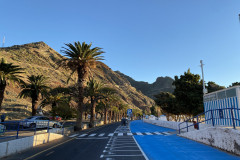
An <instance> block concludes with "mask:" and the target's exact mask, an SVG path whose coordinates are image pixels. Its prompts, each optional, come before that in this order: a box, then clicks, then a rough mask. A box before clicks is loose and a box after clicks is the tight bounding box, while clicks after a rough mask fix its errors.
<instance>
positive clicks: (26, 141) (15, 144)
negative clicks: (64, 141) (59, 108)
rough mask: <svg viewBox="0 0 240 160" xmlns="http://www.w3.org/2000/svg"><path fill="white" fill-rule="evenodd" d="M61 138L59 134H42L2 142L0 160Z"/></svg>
mask: <svg viewBox="0 0 240 160" xmlns="http://www.w3.org/2000/svg"><path fill="white" fill-rule="evenodd" d="M62 137H63V135H60V134H55V133H43V134H38V135H34V136H30V137H25V138H21V139H15V140H11V141H7V142H2V143H0V158H2V157H5V156H9V155H11V154H15V153H18V152H20V151H23V150H26V149H29V148H32V147H34V146H37V145H40V144H44V143H48V142H50V141H53V140H56V139H59V138H62Z"/></svg>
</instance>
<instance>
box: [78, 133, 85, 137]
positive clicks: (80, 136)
mask: <svg viewBox="0 0 240 160" xmlns="http://www.w3.org/2000/svg"><path fill="white" fill-rule="evenodd" d="M86 135H87V134H82V135H80V136H78V137H84V136H86Z"/></svg>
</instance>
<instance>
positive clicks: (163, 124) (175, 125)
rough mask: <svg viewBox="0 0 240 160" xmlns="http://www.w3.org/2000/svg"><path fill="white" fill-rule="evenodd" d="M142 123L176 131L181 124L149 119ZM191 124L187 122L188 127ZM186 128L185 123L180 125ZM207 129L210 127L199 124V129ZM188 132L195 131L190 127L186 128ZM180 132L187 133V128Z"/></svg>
mask: <svg viewBox="0 0 240 160" xmlns="http://www.w3.org/2000/svg"><path fill="white" fill-rule="evenodd" d="M143 121H144V122H147V123H151V124H155V125H158V126H161V127H166V128H171V129H175V130H178V125H179V124H180V123H182V122H175V121H162V120H149V119H144V120H143ZM192 124H193V123H190V122H188V125H192ZM186 126H187V124H186V123H183V124H181V128H184V127H186ZM207 127H210V125H208V124H202V123H200V124H199V128H200V129H203V128H207ZM188 130H189V131H193V130H196V129H194V127H193V126H191V127H189V128H188ZM181 131H187V128H186V129H183V130H181Z"/></svg>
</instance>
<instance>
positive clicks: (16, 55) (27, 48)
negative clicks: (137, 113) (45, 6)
mask: <svg viewBox="0 0 240 160" xmlns="http://www.w3.org/2000/svg"><path fill="white" fill-rule="evenodd" d="M0 58H4V59H5V60H6V61H7V62H11V63H14V64H16V65H20V66H21V67H22V68H25V72H26V74H24V75H23V76H24V77H25V80H26V77H27V75H31V74H34V75H37V74H43V75H46V76H47V77H49V86H51V87H56V86H67V85H69V84H67V83H66V81H67V79H68V76H69V74H70V72H69V71H67V70H65V69H63V68H59V67H58V65H57V61H59V60H61V59H62V58H63V56H62V55H60V54H59V53H58V52H56V51H55V50H53V49H52V48H51V47H49V46H48V45H47V44H45V43H44V42H36V43H30V44H25V45H15V46H12V47H5V48H0ZM93 76H94V77H95V78H96V79H98V80H100V81H102V82H103V83H104V84H105V85H107V86H111V87H114V88H116V89H117V90H118V93H119V95H120V97H121V98H122V99H123V101H125V102H126V103H127V104H129V106H131V107H133V108H135V107H137V108H140V109H143V108H149V107H150V106H152V105H153V104H154V101H153V100H152V99H150V98H149V97H147V96H145V95H143V94H142V93H141V92H138V91H136V89H135V88H134V87H132V86H131V84H130V83H129V81H128V80H127V79H125V78H122V77H121V76H120V75H119V74H118V73H117V72H114V71H113V70H111V69H110V68H109V67H108V66H107V65H105V64H104V63H101V62H100V63H98V65H97V68H96V69H94V70H93ZM74 81H76V78H74V77H73V79H72V80H71V81H70V84H73V83H75V82H74ZM19 91H20V88H18V87H17V86H16V85H15V86H10V87H7V91H6V94H5V99H4V102H3V108H4V110H5V111H8V113H9V114H10V113H11V111H12V115H9V116H10V117H13V118H21V117H22V116H28V115H29V114H30V112H29V111H30V108H31V107H30V106H31V104H30V100H25V99H19V98H17V95H18V93H19ZM16 111H17V112H21V113H23V114H21V115H20V114H14V113H16Z"/></svg>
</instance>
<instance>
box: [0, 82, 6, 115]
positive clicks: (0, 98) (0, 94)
mask: <svg viewBox="0 0 240 160" xmlns="http://www.w3.org/2000/svg"><path fill="white" fill-rule="evenodd" d="M5 88H6V84H1V85H0V112H1V110H2V102H3V98H4V91H5Z"/></svg>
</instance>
